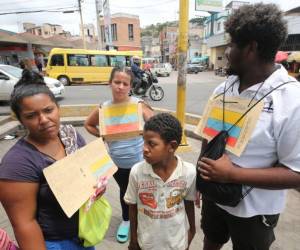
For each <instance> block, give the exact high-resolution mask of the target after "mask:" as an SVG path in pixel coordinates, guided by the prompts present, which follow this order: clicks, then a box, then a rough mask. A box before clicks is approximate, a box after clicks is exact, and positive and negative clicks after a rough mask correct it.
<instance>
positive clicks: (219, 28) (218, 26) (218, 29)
mask: <svg viewBox="0 0 300 250" xmlns="http://www.w3.org/2000/svg"><path fill="white" fill-rule="evenodd" d="M220 30H221V23H220V22H218V23H217V31H220Z"/></svg>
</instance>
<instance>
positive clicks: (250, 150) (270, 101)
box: [214, 66, 300, 217]
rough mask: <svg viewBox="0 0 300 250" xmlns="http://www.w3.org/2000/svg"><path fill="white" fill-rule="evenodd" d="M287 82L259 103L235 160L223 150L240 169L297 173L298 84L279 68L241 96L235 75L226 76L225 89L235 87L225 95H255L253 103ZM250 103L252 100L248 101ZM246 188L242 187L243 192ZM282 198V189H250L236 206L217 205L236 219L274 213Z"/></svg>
mask: <svg viewBox="0 0 300 250" xmlns="http://www.w3.org/2000/svg"><path fill="white" fill-rule="evenodd" d="M236 80H237V81H236ZM235 81H236V82H235ZM287 81H294V82H292V83H288V84H286V85H284V86H282V87H280V88H278V89H276V90H274V91H273V92H272V93H271V94H270V95H268V96H267V97H265V98H264V100H262V101H263V102H264V107H263V111H262V113H261V114H260V117H259V120H258V122H257V124H256V127H255V129H254V131H253V133H252V136H251V138H250V140H249V142H248V144H247V146H246V148H245V150H244V152H243V153H242V155H241V156H240V157H237V156H235V155H233V154H231V153H230V152H228V151H227V154H228V156H229V157H230V159H231V160H232V162H233V163H235V164H237V165H238V166H240V167H243V168H271V167H273V166H274V165H276V163H277V162H279V163H281V164H283V165H285V166H286V167H288V168H290V169H291V170H293V171H296V172H300V139H299V138H300V126H299V124H300V83H299V82H297V81H296V80H295V79H294V78H293V77H291V76H289V75H288V74H287V71H286V70H285V68H284V67H283V66H280V68H279V69H277V70H276V71H275V72H274V73H273V74H272V75H271V76H269V78H267V79H266V80H265V82H264V83H257V84H256V85H253V86H251V87H249V88H248V89H245V90H244V91H242V92H241V93H239V91H238V89H239V84H240V83H239V81H238V78H237V76H231V77H229V78H228V79H227V81H226V88H228V87H229V86H230V85H231V84H232V83H233V82H235V84H233V85H232V87H230V88H229V89H228V91H227V92H226V95H225V96H239V97H242V98H247V99H251V98H252V97H253V96H255V98H254V100H258V99H260V98H261V97H263V96H264V95H265V94H267V93H268V92H269V91H270V90H271V89H273V88H275V87H276V86H278V85H280V84H282V83H284V82H287ZM224 86H225V83H222V84H221V85H220V86H218V87H217V88H216V89H215V92H214V94H220V93H223V91H224ZM254 103H255V101H253V102H252V104H254ZM252 104H251V105H252ZM251 105H250V106H251ZM225 108H226V106H225ZM274 178H276V177H274ZM279 178H280V177H279ZM248 188H249V187H248V186H245V187H244V191H245V190H246V189H248ZM285 196H286V190H270V189H262V188H254V189H253V190H252V191H251V192H250V193H249V194H248V195H247V196H246V197H245V198H244V199H243V200H242V201H241V202H240V203H239V204H238V205H237V206H236V207H228V206H221V205H219V206H220V207H221V208H223V209H224V210H226V211H227V212H228V213H230V214H232V215H235V216H239V217H252V216H255V215H265V214H278V213H281V212H282V211H283V209H284V207H285Z"/></svg>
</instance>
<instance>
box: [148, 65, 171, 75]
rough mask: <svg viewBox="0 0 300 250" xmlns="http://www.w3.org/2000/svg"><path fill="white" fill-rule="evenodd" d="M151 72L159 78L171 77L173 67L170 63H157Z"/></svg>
mask: <svg viewBox="0 0 300 250" xmlns="http://www.w3.org/2000/svg"><path fill="white" fill-rule="evenodd" d="M151 72H152V74H154V75H157V76H170V74H171V72H172V65H171V64H170V63H157V64H154V66H153V68H151Z"/></svg>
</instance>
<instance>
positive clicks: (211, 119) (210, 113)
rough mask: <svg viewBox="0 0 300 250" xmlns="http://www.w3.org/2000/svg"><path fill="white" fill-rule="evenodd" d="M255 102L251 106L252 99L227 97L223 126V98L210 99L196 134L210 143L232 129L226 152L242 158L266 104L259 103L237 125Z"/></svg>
mask: <svg viewBox="0 0 300 250" xmlns="http://www.w3.org/2000/svg"><path fill="white" fill-rule="evenodd" d="M255 102H256V101H255V100H254V101H253V102H252V104H250V106H249V103H250V99H242V98H240V97H226V100H225V113H224V118H225V119H224V124H223V96H219V97H217V98H215V97H212V98H210V99H209V101H208V103H207V105H206V107H205V110H204V113H203V117H202V119H201V121H200V122H199V124H198V126H197V127H196V130H195V133H196V134H198V135H200V136H201V137H203V138H205V139H207V140H208V141H210V140H211V139H212V138H213V137H214V136H216V135H217V134H218V133H219V132H220V131H221V130H223V129H225V130H228V129H229V128H231V127H232V128H231V129H230V131H229V138H228V140H227V144H226V150H228V151H230V152H231V153H233V154H235V155H236V156H240V155H241V154H242V152H243V151H244V149H245V147H246V146H247V143H248V141H249V139H250V137H251V134H252V132H253V130H254V128H255V126H256V123H257V121H258V118H259V116H260V113H261V111H262V109H263V103H264V102H263V101H261V102H260V103H258V104H257V105H256V106H255V107H254V108H253V109H251V111H250V112H249V113H248V114H247V115H246V116H245V117H243V118H242V119H241V120H240V121H239V122H238V123H237V124H235V123H236V122H237V121H238V120H239V118H240V117H241V116H242V115H243V114H244V113H245V112H246V111H247V110H248V109H249V108H250V107H251V106H252V105H253V104H254V103H255ZM223 125H224V126H223Z"/></svg>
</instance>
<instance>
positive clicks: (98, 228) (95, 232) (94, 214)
mask: <svg viewBox="0 0 300 250" xmlns="http://www.w3.org/2000/svg"><path fill="white" fill-rule="evenodd" d="M85 207H86V203H85V204H84V205H83V206H82V207H81V208H80V209H79V232H78V237H79V238H80V239H82V240H83V246H84V247H91V246H95V245H97V244H98V243H100V242H101V241H102V239H103V238H104V236H105V234H106V231H107V229H108V227H109V223H110V219H111V213H112V210H111V206H110V204H109V203H108V201H107V200H106V199H105V198H104V197H100V198H99V199H97V200H96V201H95V202H94V203H93V205H92V206H91V208H90V209H89V210H88V211H87V212H86V211H85Z"/></svg>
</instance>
